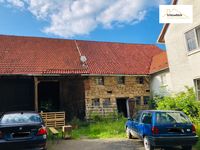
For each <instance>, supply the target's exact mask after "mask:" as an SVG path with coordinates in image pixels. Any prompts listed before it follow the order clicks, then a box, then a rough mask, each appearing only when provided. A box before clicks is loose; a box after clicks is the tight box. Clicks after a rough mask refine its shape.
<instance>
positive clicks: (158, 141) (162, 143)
mask: <svg viewBox="0 0 200 150" xmlns="http://www.w3.org/2000/svg"><path fill="white" fill-rule="evenodd" d="M125 126H126V134H127V137H128V138H129V139H131V138H140V139H142V140H143V142H144V147H145V150H153V149H154V148H157V147H169V146H182V149H184V150H191V149H192V145H194V144H196V143H197V141H198V136H197V135H196V130H195V127H194V125H193V124H192V123H191V121H190V120H189V118H188V117H187V116H186V115H185V114H184V113H183V112H181V111H165V110H142V111H139V112H138V113H137V114H136V116H135V117H134V118H133V119H128V121H127V122H126V125H125Z"/></svg>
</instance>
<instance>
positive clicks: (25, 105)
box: [0, 77, 34, 112]
mask: <svg viewBox="0 0 200 150" xmlns="http://www.w3.org/2000/svg"><path fill="white" fill-rule="evenodd" d="M0 103H1V105H0V112H6V111H17V110H34V81H33V78H29V77H26V78H21V77H0Z"/></svg>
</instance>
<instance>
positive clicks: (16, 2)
mask: <svg viewBox="0 0 200 150" xmlns="http://www.w3.org/2000/svg"><path fill="white" fill-rule="evenodd" d="M4 1H7V2H8V3H10V4H11V5H13V6H15V7H19V8H22V7H24V2H23V0H4Z"/></svg>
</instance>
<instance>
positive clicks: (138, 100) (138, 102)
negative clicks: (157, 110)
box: [135, 96, 141, 105]
mask: <svg viewBox="0 0 200 150" xmlns="http://www.w3.org/2000/svg"><path fill="white" fill-rule="evenodd" d="M135 101H136V104H137V105H141V97H140V96H136V97H135Z"/></svg>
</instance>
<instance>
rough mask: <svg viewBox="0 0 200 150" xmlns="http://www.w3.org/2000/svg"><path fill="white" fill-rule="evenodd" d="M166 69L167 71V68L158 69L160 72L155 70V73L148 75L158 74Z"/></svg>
mask: <svg viewBox="0 0 200 150" xmlns="http://www.w3.org/2000/svg"><path fill="white" fill-rule="evenodd" d="M167 69H169V67H166V68H162V69H160V70H157V71H154V72H151V73H150V75H152V74H155V73H158V72H161V71H164V70H167Z"/></svg>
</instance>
